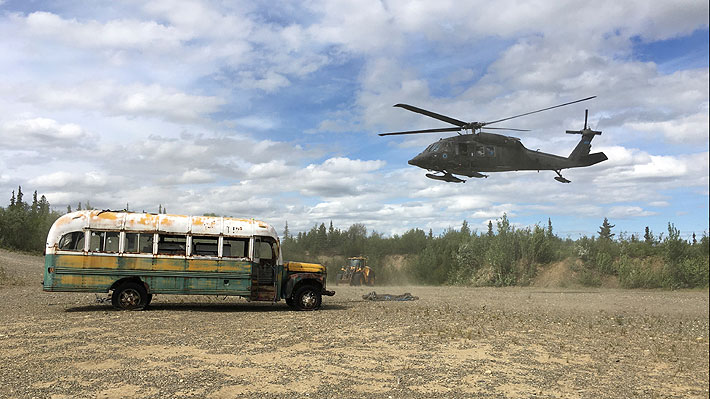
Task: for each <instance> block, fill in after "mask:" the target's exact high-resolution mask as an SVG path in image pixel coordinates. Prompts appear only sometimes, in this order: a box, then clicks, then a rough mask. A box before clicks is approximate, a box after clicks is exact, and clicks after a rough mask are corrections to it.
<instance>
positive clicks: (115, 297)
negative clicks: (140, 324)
mask: <svg viewBox="0 0 710 399" xmlns="http://www.w3.org/2000/svg"><path fill="white" fill-rule="evenodd" d="M148 302H149V300H148V291H147V290H146V289H145V287H144V286H143V284H139V283H136V282H132V281H129V282H126V283H123V284H121V285H119V286H118V287H116V289H115V290H113V294H112V295H111V304H112V305H113V307H115V308H116V309H120V310H141V309H143V308H145V307H146V306H147V305H148Z"/></svg>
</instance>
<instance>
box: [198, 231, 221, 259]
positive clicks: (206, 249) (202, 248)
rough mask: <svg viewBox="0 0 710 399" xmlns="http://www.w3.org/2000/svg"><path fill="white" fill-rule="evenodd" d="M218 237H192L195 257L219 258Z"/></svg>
mask: <svg viewBox="0 0 710 399" xmlns="http://www.w3.org/2000/svg"><path fill="white" fill-rule="evenodd" d="M218 240H219V238H218V237H195V236H193V237H192V255H193V256H217V248H218V245H217V243H218Z"/></svg>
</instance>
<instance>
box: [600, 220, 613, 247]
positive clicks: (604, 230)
mask: <svg viewBox="0 0 710 399" xmlns="http://www.w3.org/2000/svg"><path fill="white" fill-rule="evenodd" d="M614 226H615V225H613V224H611V223H609V219H607V218H604V222H602V225H601V227H599V239H600V240H608V241H611V240H612V239H613V238H614V236H615V234H614V233H612V232H611V229H613V228H614Z"/></svg>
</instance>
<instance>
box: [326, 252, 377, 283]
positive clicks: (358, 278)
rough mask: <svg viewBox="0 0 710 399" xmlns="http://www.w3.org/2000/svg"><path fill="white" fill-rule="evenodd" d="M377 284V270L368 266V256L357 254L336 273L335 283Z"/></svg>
mask: <svg viewBox="0 0 710 399" xmlns="http://www.w3.org/2000/svg"><path fill="white" fill-rule="evenodd" d="M338 284H349V285H369V286H373V285H375V271H374V270H372V268H370V267H369V266H367V258H365V257H363V256H356V257H352V258H348V261H347V264H346V265H345V266H343V267H341V268H340V270H339V271H338V273H337V274H336V275H335V285H338Z"/></svg>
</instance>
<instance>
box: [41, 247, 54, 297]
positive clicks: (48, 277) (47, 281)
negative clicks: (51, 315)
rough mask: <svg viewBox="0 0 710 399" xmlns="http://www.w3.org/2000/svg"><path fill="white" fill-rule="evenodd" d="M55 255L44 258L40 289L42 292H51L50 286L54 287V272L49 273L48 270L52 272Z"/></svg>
mask: <svg viewBox="0 0 710 399" xmlns="http://www.w3.org/2000/svg"><path fill="white" fill-rule="evenodd" d="M55 256H56V255H45V257H44V278H43V279H42V289H43V290H44V291H52V286H53V285H54V272H52V273H50V272H49V270H50V269H52V271H54V261H55Z"/></svg>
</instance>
